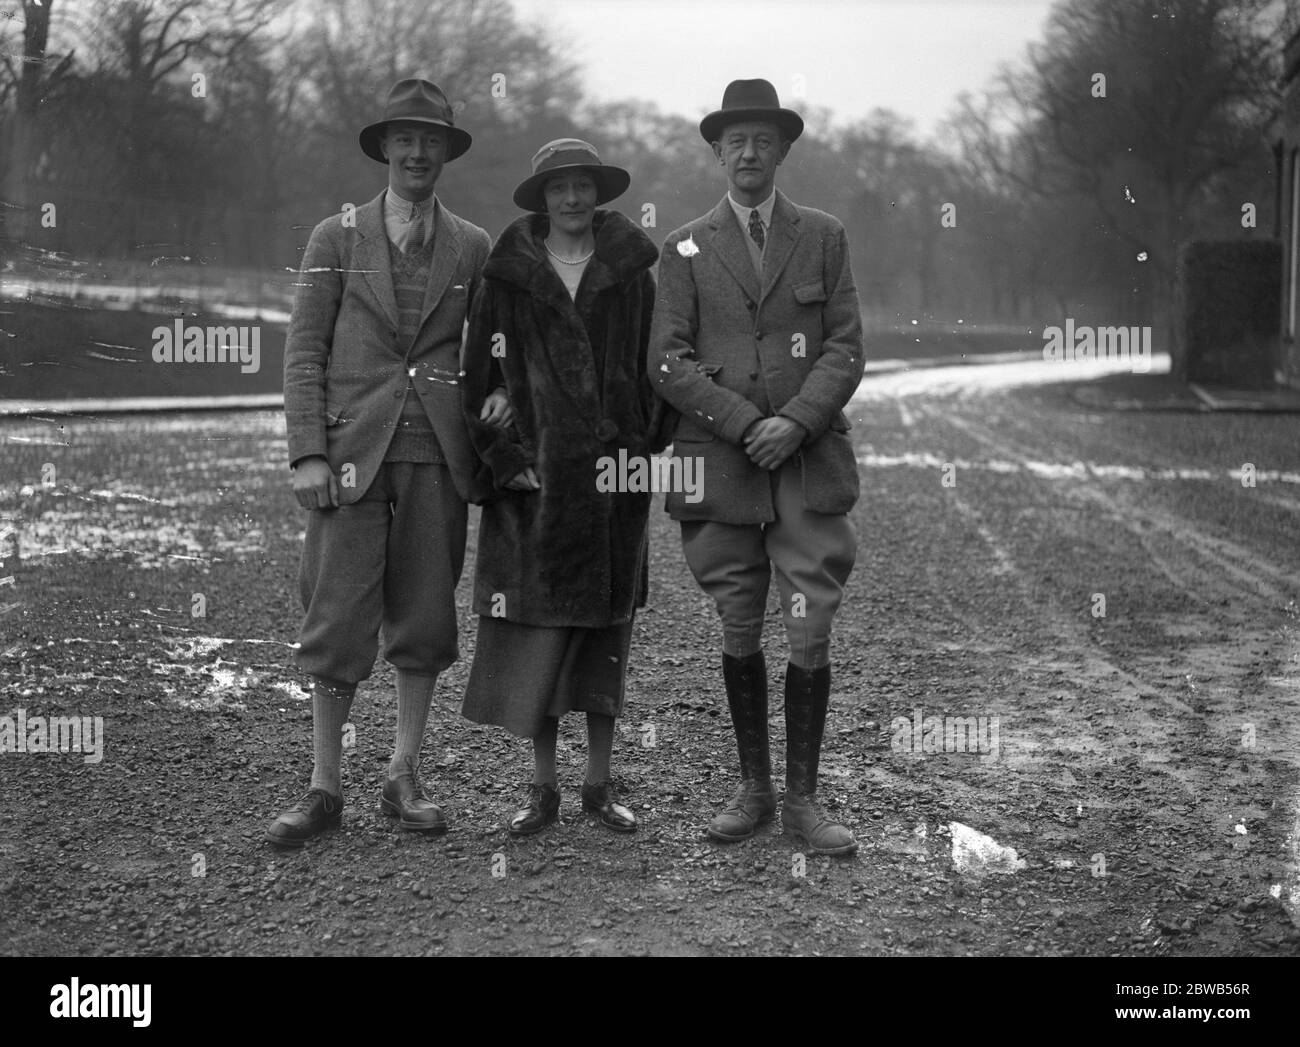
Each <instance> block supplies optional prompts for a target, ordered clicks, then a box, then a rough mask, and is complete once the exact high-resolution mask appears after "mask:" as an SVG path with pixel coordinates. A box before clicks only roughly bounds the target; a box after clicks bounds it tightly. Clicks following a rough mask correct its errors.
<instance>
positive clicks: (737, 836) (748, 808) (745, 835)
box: [708, 778, 776, 843]
mask: <svg viewBox="0 0 1300 1047" xmlns="http://www.w3.org/2000/svg"><path fill="white" fill-rule="evenodd" d="M775 814H776V791H775V790H774V789H773V788H772V780H771V779H770V778H766V779H764V778H760V779H754V778H746V779H744V780H743V781H742V782H741V783H740V788H739V789H737V790H736V795H735V796H734V797H732V800H731V805H730V806H729V807H727V808H725V809H724V810H722V811H720V812H719V813H718V814H716V815H714V817H713V820H712V821H710V822H709V828H708V834H709V836H711V837H712V838H713V839H715V840H720V841H722V842H723V843H735V842H736V841H737V840H748V839H749V838H750V837H751V836H753V835H754V832H755V831H756V830H757V829H758V827H759V826H761V825H765V824H766V823H767V822H770V821H771V820H772V817H773V816H774V815H775Z"/></svg>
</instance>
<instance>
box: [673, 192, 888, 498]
mask: <svg viewBox="0 0 1300 1047" xmlns="http://www.w3.org/2000/svg"><path fill="white" fill-rule="evenodd" d="M745 235H746V234H745V233H744V232H743V231H742V230H741V228H740V224H739V223H738V222H737V221H736V215H735V212H734V211H733V210H732V208H731V204H730V203H729V202H728V200H727V198H726V197H725V196H724V197H723V198H722V200H721V201H720V202H719V203H718V205H717V206H716V207H715V208H714V209H713V210H712V211H711V212H710V213H709V214H707V215H704V216H703V217H701V218H697V219H696V220H695V221H693V222H690V223H689V224H687V225H685V226H683V227H682V228H681V229H678V230H677V231H676V232H674V233H672V234H671V235H670V236H669V237H668V239H667V240H666V241H665V242H664V246H663V252H662V254H661V256H660V261H659V290H658V297H657V299H656V302H655V311H654V323H653V326H652V328H651V333H650V346H649V350H648V354H649V359H648V370H649V373H650V375H651V378H652V385H653V387H654V389H655V392H656V393H657V394H658V395H659V396H661V397H662V398H663V399H664V400H666V401H667V402H668V403H669V404H670V405H671V406H672V407H673V408H675V409H676V410H677V412H678V413H679V418H678V421H677V425H676V430H675V434H674V439H673V453H674V454H675V455H680V456H697V457H698V458H699V459H700V460H701V462H702V467H703V484H702V486H703V495H704V497H703V499H701V500H700V501H698V502H695V503H689V502H687V501H686V500H685V499H684V497H683V495H682V493H680V492H676V493H672V492H670V493H669V494H668V496H667V499H666V503H665V508H666V509H667V511H668V512H669V513H670V514H671V516H672V517H673V519H676V520H714V521H717V522H721V523H732V524H754V523H767V522H770V521H771V520H773V519H775V511H774V509H773V504H772V485H771V474H770V473H769V472H768V471H767V470H764V469H760V468H759V467H758V466H756V465H754V464H753V463H752V462H751V461H750V460H749V456H748V455H747V454H746V453H745V448H744V445H743V444H742V443H741V439H742V437H743V436H744V433H745V430H746V429H748V428H749V426H750V425H751V424H753V423H754V422H756V421H758V420H759V419H761V418H764V417H768V416H771V415H774V414H780V415H784V416H785V417H787V418H790V419H793V420H794V421H796V422H798V423H799V424H800V425H802V426H803V427H804V428H805V429H806V430H808V435H807V438H806V439H805V440H804V442H803V445H802V446H801V447H800V448H799V450H798V451H797V452H796V458H795V462H796V464H797V465H798V467H799V468H800V469H801V471H802V477H803V498H804V508H805V509H807V510H810V511H812V512H818V513H828V514H834V513H846V512H848V511H849V510H850V509H851V508H852V507H853V504H854V503H855V502H856V501H857V498H858V490H859V484H858V470H857V462H856V459H855V457H854V454H853V445H852V443H851V441H850V440H849V438H848V436H847V435H846V434H847V432H848V429H849V425H848V420H847V419H846V418H845V417H844V412H843V408H844V406H845V405H846V404H847V403H848V402H849V400H850V398H851V397H852V396H853V393H854V391H855V390H856V389H857V387H858V383H859V382H860V381H861V380H862V371H863V366H864V362H865V361H864V357H863V349H862V318H861V313H860V310H859V305H858V295H857V290H856V288H855V287H854V284H853V273H852V271H851V270H850V267H849V250H848V240H847V238H846V237H845V234H844V227H843V225H841V224H840V222H839V221H838V219H836V218H834V217H832V216H831V215H829V214H826V213H825V212H823V211H818V210H815V209H814V208H811V207H800V206H798V205H796V204H794V203H792V202H791V201H790V200H789V199H788V198H787V197H786V196H785V194H783V193H781V192H780V191H779V190H778V191H777V194H776V203H775V206H774V207H773V211H772V226H771V232H770V233H769V234H768V241H767V248H766V257H765V258H764V261H763V279H762V282H761V284H760V282H759V278H758V275H757V274H756V273H755V271H754V266H753V263H752V262H751V260H750V255H749V251H748V248H747V247H746V245H745V241H744V239H743V238H744V236H745Z"/></svg>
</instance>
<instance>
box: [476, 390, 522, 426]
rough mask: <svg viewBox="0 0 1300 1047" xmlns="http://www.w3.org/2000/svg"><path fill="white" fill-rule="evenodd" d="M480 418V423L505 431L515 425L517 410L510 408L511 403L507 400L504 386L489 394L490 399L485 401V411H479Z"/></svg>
mask: <svg viewBox="0 0 1300 1047" xmlns="http://www.w3.org/2000/svg"><path fill="white" fill-rule="evenodd" d="M478 418H479V421H480V422H486V423H487V424H488V425H494V426H496V427H497V428H498V429H505V428H508V427H509V426H511V425H513V424H514V420H515V409H514V408H513V407H511V406H510V401H509V400H508V399H507V398H506V391H505V387H504V386H500V387H498V388H496V389H493V390H492V392H491V393H489V394H488V398H487V399H486V400H484V401H483V410H481V411H479V413H478Z"/></svg>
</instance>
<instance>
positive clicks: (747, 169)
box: [649, 80, 863, 854]
mask: <svg viewBox="0 0 1300 1047" xmlns="http://www.w3.org/2000/svg"><path fill="white" fill-rule="evenodd" d="M802 130H803V121H802V120H801V119H800V118H799V116H798V115H797V114H795V113H794V112H792V111H790V110H788V109H783V108H781V106H780V104H779V102H778V100H777V95H776V90H775V89H774V88H773V87H772V85H771V84H770V83H768V82H767V81H766V80H738V81H734V82H733V83H731V84H730V85H729V86H728V87H727V89H726V92H725V93H724V95H723V102H722V108H721V109H720V110H719V111H717V112H714V113H711V114H710V115H709V116H707V117H705V118H704V120H703V121H702V122H701V124H700V132H701V134H702V135H703V136H704V139H705V141H707V142H709V143H710V144H711V145H712V147H713V150H714V154H715V156H716V157H717V159H718V161H719V163H720V164H721V165H722V166H723V167H725V168H726V172H727V178H728V182H729V190H728V193H727V196H726V197H724V198H723V199H722V201H721V202H720V203H719V204H718V205H717V206H716V207H715V208H714V209H713V210H712V211H711V212H710V213H709V214H707V215H704V216H703V217H701V218H698V219H696V220H695V221H693V222H691V223H689V224H688V225H686V226H684V227H683V228H681V229H679V230H677V231H676V232H674V233H673V234H672V235H671V236H669V237H668V240H667V241H666V242H665V244H664V248H663V253H662V256H661V259H660V264H659V292H658V298H657V301H656V304H655V314H654V325H653V329H652V332H651V338H650V348H649V370H650V374H651V375H652V377H653V378H654V380H655V381H654V385H655V388H656V390H657V391H658V393H659V395H660V396H662V397H663V398H664V399H665V400H666V401H668V403H669V404H671V405H672V406H673V407H674V408H676V410H677V411H678V412H679V413H680V419H679V421H678V424H677V428H676V436H675V439H674V453H675V454H676V455H679V456H682V457H688V456H689V457H697V458H699V459H700V461H701V462H702V467H703V498H702V500H700V501H698V502H688V501H687V500H686V499H685V497H684V495H683V494H682V493H681V492H676V493H670V494H669V495H668V498H667V505H666V508H667V510H668V512H669V513H670V514H671V515H672V517H673V519H675V520H678V521H680V522H681V528H682V547H683V551H684V553H685V556H686V561H687V564H688V565H689V566H690V568H691V571H692V573H693V574H694V575H695V578H696V580H697V581H698V582H699V584H700V585H701V587H702V588H703V589H704V590H705V591H706V592H707V593H708V594H709V595H710V596H711V597H713V599H714V601H715V602H716V604H717V608H718V613H719V615H720V616H721V618H722V632H723V640H722V670H723V680H724V682H725V686H726V691H727V701H728V705H729V706H730V710H731V717H732V723H733V725H734V727H735V730H736V740H737V744H738V747H739V750H740V767H741V779H742V781H741V785H740V788H739V790H738V792H737V793H736V796H735V798H734V800H733V801H732V804H731V805H730V806H729V807H727V808H726V809H725V810H723V811H722V812H721V813H719V814H718V815H717V816H716V817H715V818H714V819H713V820H712V821H711V822H710V823H709V827H708V832H709V835H710V836H711V837H713V838H714V839H716V840H722V841H731V840H739V839H744V838H746V837H748V836H751V835H752V834H753V833H754V830H755V829H756V827H757V826H759V825H761V824H762V823H764V822H766V821H768V820H769V819H771V818H772V816H773V815H774V814H775V812H776V794H775V791H774V789H773V787H772V781H771V770H770V760H769V755H768V731H767V726H768V724H767V670H766V665H765V662H764V658H763V649H762V645H761V633H762V626H763V614H764V610H765V607H766V603H767V593H768V586H769V583H770V579H771V574H772V568H773V567H774V568H775V570H776V580H777V586H778V588H779V590H780V595H781V606H782V613H783V616H784V620H785V627H786V633H787V636H788V638H789V643H790V658H789V664H788V666H787V667H786V674H785V719H786V743H787V752H786V789H785V796H784V798H783V803H782V812H781V815H782V822H783V823H784V826H785V828H786V830H787V831H788V832H789V833H790V834H791V835H793V837H794V838H795V840H796V842H798V843H799V844H800V845H802V846H804V847H806V848H808V849H809V850H811V851H812V852H814V853H818V854H850V853H852V852H853V851H854V850H855V849H856V847H857V843H856V841H855V840H854V838H853V835H852V833H851V832H850V831H849V830H848V829H847V828H845V827H844V826H842V825H838V824H835V823H834V822H833V821H830V820H829V819H827V818H825V817H824V816H823V814H822V813H821V810H820V808H819V807H818V805H817V803H816V801H815V791H816V787H817V763H818V758H819V755H820V752H821V741H822V732H823V729H824V726H825V722H826V710H827V705H828V703H829V696H830V680H831V670H830V634H831V622H832V619H833V617H834V615H835V612H836V610H837V609H838V607H839V604H840V600H841V597H842V594H843V590H844V583H845V581H846V579H847V578H848V575H849V572H850V570H851V569H852V567H853V562H854V558H855V555H856V548H857V541H856V536H855V533H854V530H853V527H852V524H851V523H850V522H849V519H848V516H847V515H846V514H847V513H848V511H849V510H850V509H851V508H852V507H853V504H854V503H855V501H856V500H857V497H858V473H857V464H856V461H855V458H854V454H853V447H852V444H851V443H850V441H849V438H848V437H847V436H846V435H845V433H846V432H847V430H848V423H847V421H846V419H845V417H844V413H843V410H842V409H843V407H844V406H845V405H846V404H847V403H848V401H849V399H850V397H851V396H852V395H853V392H854V390H855V389H856V388H857V385H858V382H859V381H860V380H861V377H862V370H863V353H862V325H861V318H860V314H859V307H858V297H857V291H856V290H855V288H854V286H853V274H852V273H851V272H850V269H849V250H848V242H847V240H846V238H845V234H844V228H843V226H842V225H841V224H840V223H839V222H838V221H837V220H836V219H835V218H833V217H831V216H830V215H828V214H825V213H824V212H822V211H817V210H814V209H812V208H808V207H800V206H798V205H796V204H793V203H791V202H790V201H789V200H788V199H787V198H786V197H785V195H784V194H782V193H781V192H779V191H777V189H776V185H775V183H776V169H777V166H778V165H779V164H780V163H781V162H782V161H783V160H784V159H785V157H786V154H787V153H788V151H789V149H790V145H791V143H792V142H793V141H794V140H795V139H796V138H797V137H798V136H799V134H800V133H801V132H802Z"/></svg>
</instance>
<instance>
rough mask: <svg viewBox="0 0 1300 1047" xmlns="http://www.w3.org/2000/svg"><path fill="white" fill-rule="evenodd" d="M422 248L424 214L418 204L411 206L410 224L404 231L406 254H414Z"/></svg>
mask: <svg viewBox="0 0 1300 1047" xmlns="http://www.w3.org/2000/svg"><path fill="white" fill-rule="evenodd" d="M423 246H424V212H423V211H422V210H421V209H420V207H419V205H418V204H412V205H411V224H410V226H409V227H408V228H407V230H406V247H405V248H404V250H405V252H406V253H407V254H415V252H416V251H418V250H420V248H422V247H423Z"/></svg>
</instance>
